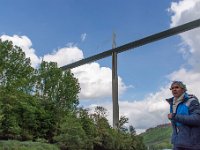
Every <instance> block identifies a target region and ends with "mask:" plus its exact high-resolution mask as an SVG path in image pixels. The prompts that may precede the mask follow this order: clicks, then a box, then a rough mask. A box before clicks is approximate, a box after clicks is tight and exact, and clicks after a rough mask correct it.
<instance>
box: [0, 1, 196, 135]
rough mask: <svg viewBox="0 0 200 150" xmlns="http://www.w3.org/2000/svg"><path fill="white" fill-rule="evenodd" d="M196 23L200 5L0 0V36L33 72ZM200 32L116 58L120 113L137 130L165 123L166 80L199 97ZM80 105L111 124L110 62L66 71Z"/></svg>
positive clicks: (186, 33) (106, 61)
mask: <svg viewBox="0 0 200 150" xmlns="http://www.w3.org/2000/svg"><path fill="white" fill-rule="evenodd" d="M199 18H200V0H181V1H180V0H174V1H170V0H165V1H160V0H155V1H147V0H146V1H145V0H135V1H133V0H126V1H122V0H101V1H97V0H84V1H83V0H82V1H81V0H79V1H74V0H58V1H56V0H29V1H26V0H18V1H12V0H0V38H1V39H2V40H11V41H13V43H14V44H15V45H18V46H20V47H21V48H22V49H23V50H24V51H25V53H26V56H27V57H30V58H31V61H32V66H33V67H35V68H36V67H37V66H38V65H39V64H40V62H41V60H42V59H44V60H45V61H54V62H57V63H58V65H59V66H63V65H67V64H70V63H72V62H75V61H78V60H80V59H83V58H87V57H89V56H92V55H95V54H98V53H100V52H103V51H106V50H109V49H111V47H112V33H113V32H115V34H116V44H117V46H121V45H123V44H126V43H129V42H132V41H134V40H137V39H140V38H144V37H146V36H149V35H151V34H155V33H158V32H161V31H163V30H167V29H169V28H171V27H175V26H178V25H181V24H183V23H187V22H189V21H193V20H195V19H199ZM199 41H200V29H199V28H197V29H193V30H191V31H187V32H185V33H182V34H179V35H176V36H173V37H169V38H167V39H164V40H161V41H157V42H154V43H151V44H148V45H145V46H142V47H139V48H136V49H132V50H129V51H126V52H123V53H120V54H118V76H119V77H118V79H119V109H120V115H125V116H126V117H128V118H129V124H131V125H133V126H134V127H135V128H136V130H137V131H138V133H139V132H141V131H144V130H145V129H147V128H149V127H154V126H156V125H159V124H163V123H167V122H168V120H167V117H166V115H167V113H168V112H169V106H168V104H167V103H166V102H165V99H166V98H169V97H171V96H172V95H171V93H170V90H169V86H170V84H171V81H173V80H181V81H183V82H184V83H186V85H187V88H188V93H192V94H194V95H196V96H198V97H200V90H199V85H200V59H199V58H200V42H199ZM72 72H73V73H74V75H75V77H77V78H78V80H79V82H80V86H81V93H80V94H79V98H80V106H84V107H85V108H91V109H92V108H94V107H95V106H97V105H101V106H104V107H105V108H106V109H107V110H108V114H109V115H108V119H109V121H110V123H112V98H111V91H112V90H111V88H112V79H111V78H112V70H111V57H108V58H105V59H102V60H99V61H96V62H93V63H90V64H86V65H83V66H80V67H77V68H74V69H73V70H72Z"/></svg>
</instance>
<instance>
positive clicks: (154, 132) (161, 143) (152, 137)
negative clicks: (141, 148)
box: [140, 124, 172, 150]
mask: <svg viewBox="0 0 200 150" xmlns="http://www.w3.org/2000/svg"><path fill="white" fill-rule="evenodd" d="M171 133H172V129H171V125H170V124H162V125H158V126H157V127H155V128H149V129H147V130H146V131H145V132H144V133H141V134H140V135H141V136H142V137H143V141H144V143H145V145H146V146H147V147H148V149H149V150H161V149H167V148H172V145H171V144H170V137H171Z"/></svg>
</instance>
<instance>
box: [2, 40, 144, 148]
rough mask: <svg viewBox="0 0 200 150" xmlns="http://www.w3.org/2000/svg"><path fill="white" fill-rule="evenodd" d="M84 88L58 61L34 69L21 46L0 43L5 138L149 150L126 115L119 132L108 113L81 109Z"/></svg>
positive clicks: (3, 130)
mask: <svg viewBox="0 0 200 150" xmlns="http://www.w3.org/2000/svg"><path fill="white" fill-rule="evenodd" d="M80 90H81V89H80V85H79V83H78V80H77V79H76V78H75V77H74V75H73V73H72V72H71V71H70V70H67V71H63V70H61V69H60V68H59V67H58V66H57V63H56V62H45V61H42V62H41V64H40V65H39V66H38V67H37V68H33V67H32V66H31V60H30V58H26V55H25V53H24V52H23V50H22V49H21V48H20V47H17V46H15V45H13V43H12V42H11V41H2V40H0V140H17V141H33V142H41V143H50V144H55V145H57V146H58V147H59V148H60V149H66V150H79V149H85V150H93V149H96V150H98V149H101V150H103V149H105V150H145V149H146V147H145V145H144V143H143V139H142V137H141V136H139V135H136V132H135V128H134V127H133V126H132V125H130V126H129V127H126V126H125V124H126V123H128V118H127V117H126V116H121V117H120V120H119V124H118V127H117V129H113V128H112V126H111V125H110V124H109V122H108V120H107V118H106V117H107V110H106V109H105V108H104V107H102V106H97V107H96V108H95V111H94V112H93V113H90V111H89V109H87V108H83V107H80V106H79V97H78V94H79V92H80Z"/></svg>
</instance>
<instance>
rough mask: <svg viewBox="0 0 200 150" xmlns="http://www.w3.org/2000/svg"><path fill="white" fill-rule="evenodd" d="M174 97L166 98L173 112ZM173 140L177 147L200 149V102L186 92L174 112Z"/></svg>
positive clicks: (172, 120)
mask: <svg viewBox="0 0 200 150" xmlns="http://www.w3.org/2000/svg"><path fill="white" fill-rule="evenodd" d="M173 99H174V98H173V97H172V98H170V99H166V100H167V101H168V102H169V104H170V113H173V107H172V105H173ZM171 122H172V128H173V133H172V138H171V142H172V144H174V145H175V146H176V147H183V148H190V149H198V150H200V104H199V101H198V99H197V98H196V97H195V96H192V95H188V94H187V93H185V95H184V98H183V101H182V102H181V103H179V104H178V106H177V109H176V112H175V113H173V117H172V119H171Z"/></svg>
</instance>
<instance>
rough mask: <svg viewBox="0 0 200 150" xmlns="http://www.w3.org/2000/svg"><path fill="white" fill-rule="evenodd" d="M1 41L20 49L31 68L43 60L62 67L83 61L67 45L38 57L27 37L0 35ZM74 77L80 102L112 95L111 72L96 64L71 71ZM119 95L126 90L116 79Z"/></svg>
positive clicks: (79, 50) (81, 52) (120, 80)
mask: <svg viewBox="0 0 200 150" xmlns="http://www.w3.org/2000/svg"><path fill="white" fill-rule="evenodd" d="M0 38H1V39H2V40H10V41H12V42H13V44H14V45H17V46H19V47H21V48H22V50H23V51H24V52H25V54H26V57H30V59H31V64H32V66H33V67H37V66H38V65H39V64H40V63H41V60H42V58H43V60H44V61H47V62H50V61H52V62H57V64H58V66H59V67H61V66H64V65H67V64H70V63H73V62H75V61H78V60H80V59H83V58H84V56H83V51H82V50H81V49H79V48H78V47H77V46H76V45H73V44H68V45H67V46H66V47H63V48H60V49H58V50H56V51H54V52H52V53H50V54H46V55H44V56H43V57H38V56H37V55H36V54H35V50H34V49H33V48H32V42H31V40H30V39H29V38H28V37H27V36H18V35H14V36H8V35H2V36H1V37H0ZM72 72H73V73H74V76H75V77H76V78H78V80H79V83H80V87H81V92H80V95H79V97H80V100H83V99H87V100H91V99H95V98H96V99H97V98H98V99H100V98H105V97H111V95H112V93H111V92H112V70H111V69H110V68H107V67H101V66H100V65H99V64H98V63H90V64H86V65H83V66H80V67H77V68H74V69H72ZM118 83H119V88H118V89H119V94H122V93H123V92H124V91H125V90H126V88H128V87H127V86H126V85H125V84H124V83H123V81H122V79H121V78H120V77H118Z"/></svg>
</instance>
